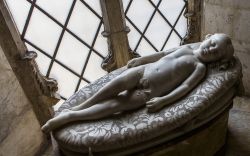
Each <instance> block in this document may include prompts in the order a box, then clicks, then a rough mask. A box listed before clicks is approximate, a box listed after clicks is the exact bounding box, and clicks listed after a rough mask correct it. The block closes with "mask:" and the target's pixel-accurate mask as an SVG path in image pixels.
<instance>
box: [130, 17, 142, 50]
mask: <svg viewBox="0 0 250 156" xmlns="http://www.w3.org/2000/svg"><path fill="white" fill-rule="evenodd" d="M127 26H128V27H129V29H130V32H129V33H128V41H129V45H130V48H131V49H132V50H134V49H135V46H136V44H137V43H138V41H139V39H140V36H141V35H140V34H139V33H138V32H137V31H136V30H135V28H134V27H133V26H132V25H131V24H130V23H129V22H128V21H127Z"/></svg>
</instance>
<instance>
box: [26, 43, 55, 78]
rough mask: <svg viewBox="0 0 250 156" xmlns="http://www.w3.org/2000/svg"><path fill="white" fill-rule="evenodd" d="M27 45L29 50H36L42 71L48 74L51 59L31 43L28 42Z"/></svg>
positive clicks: (38, 63)
mask: <svg viewBox="0 0 250 156" xmlns="http://www.w3.org/2000/svg"><path fill="white" fill-rule="evenodd" d="M26 46H27V48H28V50H29V51H35V52H36V53H37V58H36V63H37V65H38V67H39V70H40V72H41V73H42V74H43V75H46V73H47V71H48V68H49V64H50V60H51V59H50V58H48V57H47V56H46V55H44V54H43V53H42V52H40V51H38V50H37V49H35V48H33V47H32V46H30V45H29V44H26Z"/></svg>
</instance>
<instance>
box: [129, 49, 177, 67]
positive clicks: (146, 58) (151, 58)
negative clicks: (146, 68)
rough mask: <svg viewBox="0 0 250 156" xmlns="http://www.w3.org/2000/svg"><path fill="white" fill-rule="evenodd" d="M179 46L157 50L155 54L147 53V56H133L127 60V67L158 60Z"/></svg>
mask: <svg viewBox="0 0 250 156" xmlns="http://www.w3.org/2000/svg"><path fill="white" fill-rule="evenodd" d="M180 47H181V46H180ZM180 47H177V48H172V49H169V50H167V51H164V52H157V53H155V54H152V55H148V56H143V57H138V58H134V59H132V60H130V61H128V64H127V67H128V68H132V67H137V66H140V65H144V64H148V63H152V62H155V61H158V60H159V59H160V58H162V57H164V56H166V55H168V54H170V53H172V52H174V51H176V50H177V49H179V48H180Z"/></svg>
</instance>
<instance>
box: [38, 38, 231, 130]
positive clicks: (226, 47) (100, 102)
mask: <svg viewBox="0 0 250 156" xmlns="http://www.w3.org/2000/svg"><path fill="white" fill-rule="evenodd" d="M233 51H234V50H233V46H232V43H231V40H230V38H229V37H228V36H227V35H225V34H214V35H210V36H208V37H207V38H206V39H205V40H204V41H203V42H202V43H201V44H200V46H199V47H198V46H197V47H196V48H194V47H192V46H190V45H185V46H181V47H180V48H177V49H175V50H174V52H159V53H156V54H153V55H150V56H145V57H141V58H135V59H132V60H131V61H129V62H128V64H127V68H128V69H127V70H125V71H124V72H123V73H122V74H120V75H119V76H117V77H115V78H114V79H112V80H111V81H110V82H108V83H107V84H106V85H105V86H104V87H102V88H101V89H100V90H99V91H98V92H96V93H95V94H94V95H93V96H92V97H90V98H89V99H87V100H86V101H85V102H83V103H81V104H80V105H78V106H75V107H73V108H72V109H70V110H68V111H66V112H62V113H61V114H60V115H58V116H56V117H55V118H52V119H50V120H49V121H48V122H47V123H46V124H45V125H44V126H43V127H42V130H43V131H44V132H49V131H52V130H54V129H56V128H58V127H60V126H62V125H64V124H66V123H69V122H73V121H78V120H95V119H100V118H103V117H106V116H109V115H112V114H115V113H118V112H123V111H127V110H133V109H136V108H139V107H142V106H145V105H146V107H147V109H148V112H156V111H158V110H160V109H161V108H162V107H164V106H166V105H169V104H171V103H173V102H175V101H176V100H178V99H180V98H181V97H183V96H184V95H186V94H187V93H188V92H190V91H191V90H192V89H194V87H195V86H196V85H197V84H199V83H200V82H201V80H202V79H203V78H204V77H205V75H206V68H207V67H206V64H207V63H211V62H218V61H220V62H228V61H229V60H230V59H231V58H232V57H233Z"/></svg>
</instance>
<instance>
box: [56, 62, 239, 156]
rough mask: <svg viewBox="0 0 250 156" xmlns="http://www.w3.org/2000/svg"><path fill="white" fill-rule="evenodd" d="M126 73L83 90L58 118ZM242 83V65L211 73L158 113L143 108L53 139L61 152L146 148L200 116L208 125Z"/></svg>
mask: <svg viewBox="0 0 250 156" xmlns="http://www.w3.org/2000/svg"><path fill="white" fill-rule="evenodd" d="M124 70H125V68H121V69H118V70H116V71H114V72H112V73H110V74H108V75H106V76H104V77H102V78H100V79H98V80H97V81H95V82H94V83H91V84H89V85H88V86H86V87H84V88H82V89H81V90H79V91H78V92H76V93H75V94H74V95H72V96H71V97H70V98H69V99H68V100H67V101H66V102H65V103H64V104H62V106H61V107H60V108H59V110H58V112H56V115H58V114H59V113H60V112H61V111H63V110H64V109H67V108H70V107H73V106H76V105H78V104H80V103H82V102H83V101H84V100H86V99H87V98H88V97H90V96H91V95H93V94H94V93H95V92H96V91H97V90H99V89H100V88H101V87H102V86H104V85H105V84H106V83H107V82H109V81H110V80H111V79H113V78H114V77H116V76H117V75H119V74H120V73H122V72H123V71H124ZM240 80H241V65H240V63H239V61H236V63H235V65H234V66H233V67H230V68H229V69H227V70H226V71H220V70H218V69H216V68H214V69H209V70H208V73H207V76H206V78H205V79H204V80H203V81H202V83H200V84H199V85H198V86H197V87H196V88H195V89H194V90H193V91H192V92H190V93H189V94H188V95H186V96H185V97H184V98H182V99H181V100H179V101H177V102H175V103H174V104H172V105H170V106H167V107H165V108H163V109H162V110H161V111H159V112H157V113H147V109H146V108H141V109H138V110H135V111H132V112H127V113H123V114H120V115H115V116H112V117H107V118H104V119H100V120H96V121H78V122H73V123H70V124H68V125H65V126H64V127H62V128H60V129H58V130H57V131H55V132H53V137H54V138H55V140H56V142H57V143H58V145H59V147H60V148H61V149H65V150H69V151H75V152H80V153H81V152H82V153H84V152H88V150H89V148H91V150H92V152H104V151H107V150H111V151H112V150H119V149H123V148H126V147H133V146H135V145H138V144H143V143H145V144H146V143H147V142H151V140H154V139H155V138H159V137H160V138H161V136H168V135H172V136H176V135H175V134H174V133H177V132H178V131H176V129H178V128H179V127H182V126H184V125H185V124H186V123H190V122H191V121H192V120H194V119H197V117H199V116H201V117H202V120H204V122H205V121H207V120H208V118H210V117H211V114H215V112H218V110H220V109H222V108H224V107H225V106H223V105H225V103H226V102H225V99H226V98H223V99H224V102H220V99H221V97H222V96H228V95H227V94H231V95H230V97H231V98H232V96H234V93H235V92H234V88H235V86H236V85H237V83H238V82H240ZM229 92H230V93H229ZM216 101H217V102H216ZM218 101H219V102H218ZM220 105H221V106H220ZM204 112H205V113H204ZM169 138H171V137H169ZM158 140H159V139H158Z"/></svg>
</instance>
